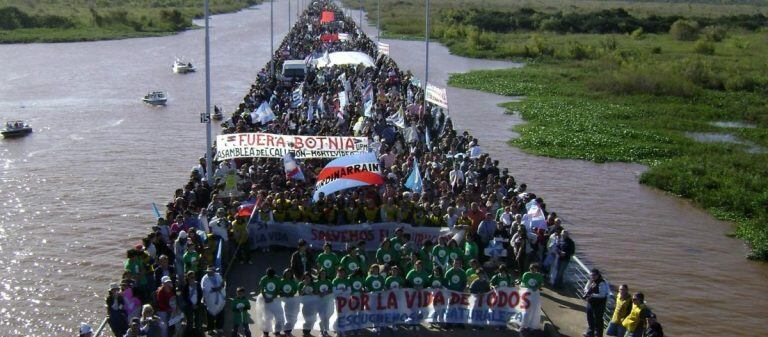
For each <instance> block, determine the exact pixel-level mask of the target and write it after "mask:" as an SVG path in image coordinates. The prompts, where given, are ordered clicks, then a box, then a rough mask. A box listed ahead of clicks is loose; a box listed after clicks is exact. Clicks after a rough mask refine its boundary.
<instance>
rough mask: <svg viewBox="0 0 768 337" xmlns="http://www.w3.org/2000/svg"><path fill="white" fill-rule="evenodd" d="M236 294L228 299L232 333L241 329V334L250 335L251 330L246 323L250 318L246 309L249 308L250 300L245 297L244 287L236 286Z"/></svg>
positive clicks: (236, 332)
mask: <svg viewBox="0 0 768 337" xmlns="http://www.w3.org/2000/svg"><path fill="white" fill-rule="evenodd" d="M236 294H237V296H236V297H235V298H233V299H230V302H231V303H232V334H233V335H236V334H238V332H239V331H241V330H242V333H243V335H245V336H250V335H251V330H250V329H249V328H248V323H249V322H250V320H251V316H250V314H248V310H251V302H250V301H249V300H248V298H246V297H245V288H244V287H237V292H236Z"/></svg>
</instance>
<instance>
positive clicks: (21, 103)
mask: <svg viewBox="0 0 768 337" xmlns="http://www.w3.org/2000/svg"><path fill="white" fill-rule="evenodd" d="M286 7H287V6H286V2H285V1H278V2H276V3H275V15H276V23H277V25H276V27H275V32H276V42H275V43H276V44H278V42H279V39H281V38H282V36H283V34H284V33H285V31H286V30H287V28H288V27H287V22H286V16H287V12H286ZM351 15H353V17H355V18H356V17H357V13H355V12H352V13H351ZM211 27H212V30H211V32H212V33H211V34H212V36H211V46H212V48H213V49H212V65H211V70H212V99H213V102H214V103H215V104H218V105H219V106H222V107H224V109H225V111H231V109H232V108H233V107H235V106H236V104H237V103H239V101H240V99H241V98H242V96H243V95H244V94H245V93H246V91H247V88H248V86H249V85H250V83H251V82H252V80H253V78H255V75H256V73H257V72H258V70H259V69H260V67H261V66H263V65H264V64H265V63H266V61H267V57H268V56H269V7H268V6H261V7H258V8H255V9H250V10H245V11H242V12H239V13H234V14H225V15H217V16H214V17H213V18H212V20H211ZM367 31H368V32H369V35H371V36H375V31H374V30H372V29H367ZM203 34H204V33H203V30H194V31H189V32H184V33H182V34H179V35H175V36H168V37H158V38H143V39H128V40H120V41H102V42H85V43H67V44H27V45H2V46H0V119H2V120H6V119H11V118H23V119H25V120H27V121H28V122H29V123H30V124H31V125H32V126H33V127H34V129H35V132H34V133H33V134H32V135H30V136H28V137H25V138H22V139H17V140H2V141H1V142H0V172H1V175H0V179H1V182H2V184H0V202H2V211H1V212H0V270H2V277H1V278H0V336H63V335H72V334H73V333H72V331H74V329H75V327H76V326H77V325H78V323H79V322H80V321H85V322H90V323H91V324H93V325H96V324H98V323H99V321H100V320H101V318H102V317H103V315H104V309H103V306H104V304H103V297H104V295H105V294H106V287H107V284H108V283H109V282H111V281H115V280H116V279H117V278H118V277H119V274H120V270H121V268H122V260H123V254H124V252H125V250H126V249H127V248H128V247H130V246H132V245H134V244H136V243H137V242H138V238H139V237H140V236H141V235H142V234H144V233H145V232H146V231H147V230H148V228H149V227H150V226H151V224H152V222H153V216H152V213H151V208H150V203H151V202H157V203H158V204H163V203H165V202H166V201H167V200H168V198H169V197H170V195H171V194H172V193H173V190H174V189H175V188H177V187H180V186H181V184H182V183H184V182H185V180H186V179H185V178H186V175H187V174H188V172H189V171H190V169H191V168H192V166H193V165H194V164H195V163H196V161H197V158H198V157H199V156H200V155H201V153H202V152H203V151H204V149H205V128H204V125H203V124H200V122H199V113H200V112H202V110H203V108H204V104H205V101H204V90H205V89H204V73H203V71H202V70H203V69H202V68H203V60H204V49H203V45H202V41H203ZM387 42H389V43H390V44H391V54H392V56H393V57H394V58H395V59H396V60H397V61H398V62H399V64H400V65H401V67H402V68H403V69H411V70H413V71H414V72H415V73H416V74H417V76H420V77H421V78H423V76H421V74H423V70H424V63H423V59H424V48H423V46H424V45H423V42H418V41H387ZM176 56H184V57H185V58H187V59H191V60H192V61H193V62H194V63H195V64H196V65H197V66H198V69H199V72H198V73H194V74H188V75H175V74H173V73H172V72H171V69H170V67H171V64H172V62H173V60H174V58H175V57H176ZM430 56H431V64H430V69H431V72H430V82H432V83H435V84H437V85H445V82H446V80H447V78H448V75H449V73H453V72H464V71H468V70H471V69H491V68H503V67H510V66H521V65H520V64H513V63H508V62H497V61H484V60H473V59H466V58H461V57H455V56H452V55H450V54H449V53H448V51H447V49H446V48H445V47H442V46H440V45H438V44H432V45H431V49H430ZM150 90H164V91H167V92H168V94H169V103H168V106H167V107H160V108H153V107H149V106H146V105H144V104H143V103H141V101H140V100H139V98H140V97H141V96H142V95H143V94H144V93H146V92H147V91H150ZM448 97H449V102H450V107H451V116H452V118H453V119H454V121H455V122H456V125H457V126H458V127H459V128H461V129H467V130H469V131H470V132H472V133H473V134H475V135H476V136H477V137H478V138H479V139H480V144H481V146H482V147H483V148H484V150H485V151H488V152H490V153H491V154H492V155H493V157H494V158H498V159H499V160H500V161H501V163H502V165H503V166H506V167H509V168H510V171H511V172H512V173H513V174H514V175H515V176H516V178H517V180H518V181H519V182H525V183H528V185H529V188H530V190H532V191H533V192H535V193H537V194H540V195H542V196H543V197H544V198H545V200H546V201H547V204H548V205H549V209H550V210H554V211H557V212H558V213H559V214H561V215H562V216H563V217H564V218H565V219H566V220H567V221H568V222H569V223H572V224H571V225H570V229H571V231H572V232H573V234H574V237H575V240H576V243H577V252H578V253H579V254H581V255H582V256H585V257H586V259H587V260H588V261H589V262H590V263H594V264H595V265H597V266H600V267H601V269H603V270H604V273H605V274H606V276H607V277H608V279H609V280H610V281H611V282H613V283H617V284H618V283H629V284H630V287H631V288H632V289H635V290H642V291H644V292H645V293H646V298H647V299H648V301H649V302H650V303H651V305H652V306H653V307H654V308H655V310H656V312H657V313H658V315H659V317H660V319H661V321H662V322H663V323H664V325H665V330H667V332H668V333H670V334H674V335H675V336H693V335H696V336H732V335H739V336H765V335H768V324H766V323H767V322H768V321H766V317H768V292H766V285H767V284H768V282H767V281H768V265H766V264H761V263H755V262H750V261H747V260H745V259H744V252H745V249H744V246H743V244H742V242H741V241H739V240H736V239H731V238H728V237H726V236H725V233H728V232H729V231H731V226H730V225H729V224H727V223H723V222H719V221H716V220H714V219H712V217H710V216H708V215H707V214H706V213H705V212H703V211H701V210H699V209H697V208H695V207H693V206H691V205H690V204H689V203H688V202H686V201H683V200H680V199H678V198H674V197H672V196H669V195H666V194H664V193H662V192H660V191H658V190H655V189H652V188H649V187H646V186H642V185H639V184H638V183H637V176H638V174H639V173H641V172H642V171H643V170H644V169H645V168H644V167H643V166H640V165H634V164H594V163H589V162H584V161H575V160H559V159H551V158H543V157H537V156H532V155H528V154H525V153H523V152H521V151H520V150H518V149H516V148H513V147H509V146H508V145H507V141H508V139H509V138H510V137H511V136H512V135H513V133H512V132H511V131H510V128H511V127H512V126H513V125H514V124H516V123H520V122H521V121H520V120H519V118H517V117H516V116H508V115H504V113H503V109H501V108H499V107H497V104H498V103H502V102H505V101H508V100H510V98H508V97H501V96H496V95H491V94H485V93H481V92H477V91H470V90H462V89H456V88H449V89H448Z"/></svg>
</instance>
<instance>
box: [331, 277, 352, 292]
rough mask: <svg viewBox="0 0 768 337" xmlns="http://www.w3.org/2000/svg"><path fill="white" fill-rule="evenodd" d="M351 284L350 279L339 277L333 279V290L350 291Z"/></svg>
mask: <svg viewBox="0 0 768 337" xmlns="http://www.w3.org/2000/svg"><path fill="white" fill-rule="evenodd" d="M350 287H351V284H350V283H349V279H347V278H340V277H337V278H335V279H333V290H335V291H339V292H343V291H347V290H350V289H349V288H350Z"/></svg>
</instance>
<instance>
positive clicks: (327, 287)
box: [315, 279, 333, 294]
mask: <svg viewBox="0 0 768 337" xmlns="http://www.w3.org/2000/svg"><path fill="white" fill-rule="evenodd" d="M315 287H317V292H319V293H326V294H327V293H331V292H333V282H332V281H331V280H328V279H325V280H317V282H315Z"/></svg>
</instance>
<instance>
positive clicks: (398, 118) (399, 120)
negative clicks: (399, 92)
mask: <svg viewBox="0 0 768 337" xmlns="http://www.w3.org/2000/svg"><path fill="white" fill-rule="evenodd" d="M387 123H391V124H393V125H394V126H397V127H398V128H401V129H405V113H403V108H402V107H401V108H400V109H398V110H397V112H395V113H394V114H392V116H389V117H387Z"/></svg>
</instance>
